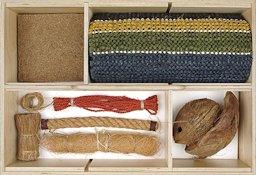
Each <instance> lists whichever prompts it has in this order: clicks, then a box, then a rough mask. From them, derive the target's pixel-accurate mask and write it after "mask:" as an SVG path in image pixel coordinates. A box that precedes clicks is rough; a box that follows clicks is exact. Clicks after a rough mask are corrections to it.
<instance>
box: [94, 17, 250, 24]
mask: <svg viewBox="0 0 256 175" xmlns="http://www.w3.org/2000/svg"><path fill="white" fill-rule="evenodd" d="M131 20H136V21H149V20H159V21H176V20H187V21H199V20H200V21H201V20H206V21H216V20H217V21H236V22H238V21H240V22H245V23H247V22H246V21H245V20H244V19H226V18H198V19H192V18H177V19H176V18H173V19H171V18H170V19H164V18H153V17H152V18H146V19H144V18H128V19H118V20H116V19H114V20H111V19H105V20H102V19H96V20H93V21H92V22H99V21H100V22H109V21H114V22H119V21H125V22H126V21H131Z"/></svg>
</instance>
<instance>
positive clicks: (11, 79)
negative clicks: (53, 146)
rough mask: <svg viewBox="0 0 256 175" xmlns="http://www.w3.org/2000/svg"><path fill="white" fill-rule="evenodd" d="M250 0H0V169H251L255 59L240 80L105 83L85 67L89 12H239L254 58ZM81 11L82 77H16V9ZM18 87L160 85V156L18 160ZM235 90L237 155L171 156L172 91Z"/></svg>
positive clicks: (74, 171) (4, 171)
mask: <svg viewBox="0 0 256 175" xmlns="http://www.w3.org/2000/svg"><path fill="white" fill-rule="evenodd" d="M255 7H256V6H255V2H254V1H253V0H204V1H200V0H170V1H165V0H160V1H157V0H149V1H147V0H140V1H137V0H89V1H86V0H85V1H83V0H65V1H62V0H41V1H33V0H3V1H1V20H0V22H1V24H0V27H1V28H0V32H1V36H0V39H1V43H0V45H1V50H0V66H1V67H0V89H1V91H0V97H1V98H0V109H1V119H0V122H1V131H0V133H1V142H0V143H1V155H0V156H1V157H0V159H1V164H0V167H1V173H0V174H6V175H11V174H21V175H25V174H26V175H28V174H31V175H32V174H33V175H35V174H62V175H63V174H67V175H70V174H104V175H106V174H111V175H112V174H246V175H247V174H248V175H249V174H251V175H253V174H255V173H256V171H255V155H256V154H255V121H256V120H255V118H256V115H255V112H256V111H255V105H256V103H255V98H256V96H255V91H256V86H255V85H256V71H255V64H256V63H255V60H253V66H252V70H251V76H250V78H249V79H248V81H247V82H246V83H213V84H212V83H207V84H205V83H200V84H196V83H175V84H165V83H163V84H111V83H104V84H99V83H92V82H91V81H90V78H89V70H88V25H89V21H90V18H91V17H92V15H93V13H95V12H170V13H172V12H198V13H199V12H222V13H241V14H242V15H243V16H244V17H245V18H246V19H247V20H248V21H249V23H250V25H251V29H252V36H253V57H254V59H255V58H256V42H255V39H256V37H255V32H256V31H255V30H256V28H255V21H256V16H255V15H256V11H255ZM19 13H65V14H66V13H84V26H85V30H84V41H85V47H84V80H83V81H81V82H58V83H54V82H47V83H19V82H17V14H19ZM24 90H31V91H39V90H77V91H81V90H86V91H99V90H100V91H117V90H119V91H156V90H157V91H163V92H165V95H166V106H165V110H166V114H167V115H166V118H167V121H168V122H167V127H166V128H167V129H166V135H167V137H166V139H167V142H166V143H167V144H166V145H165V148H166V156H165V157H166V158H165V159H159V160H158V159H157V160H141V161H137V160H121V161H120V160H104V159H102V160H58V159H51V160H48V159H40V160H37V161H32V162H21V161H18V160H17V159H16V152H17V148H16V145H17V132H16V127H15V122H14V114H15V113H17V111H18V104H17V100H18V92H19V91H24ZM219 90H224V91H227V90H232V91H238V92H239V97H240V98H239V99H240V112H241V123H240V128H239V148H238V157H239V158H238V159H237V160H209V159H207V160H192V159H174V158H172V151H171V150H172V144H171V140H172V139H173V138H172V122H171V121H172V119H173V116H172V103H173V102H174V101H175V99H172V94H173V93H175V92H177V91H192V93H193V91H219Z"/></svg>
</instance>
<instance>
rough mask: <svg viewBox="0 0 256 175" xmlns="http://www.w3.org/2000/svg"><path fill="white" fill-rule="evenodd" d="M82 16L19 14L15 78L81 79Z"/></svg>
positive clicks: (40, 80)
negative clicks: (16, 73) (16, 71)
mask: <svg viewBox="0 0 256 175" xmlns="http://www.w3.org/2000/svg"><path fill="white" fill-rule="evenodd" d="M83 16H84V15H83V14H20V15H18V81H20V82H60V81H83V67H84V66H83V65H84V61H83V55H84V50H83V48H84V47H83V36H84V31H83V29H84V26H83V25H84V22H83Z"/></svg>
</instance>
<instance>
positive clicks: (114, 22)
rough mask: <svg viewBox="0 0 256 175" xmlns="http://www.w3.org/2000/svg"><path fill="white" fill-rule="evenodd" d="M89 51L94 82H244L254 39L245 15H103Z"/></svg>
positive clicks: (92, 32) (94, 25)
mask: <svg viewBox="0 0 256 175" xmlns="http://www.w3.org/2000/svg"><path fill="white" fill-rule="evenodd" d="M89 53H90V73H91V79H92V80H93V81H94V82H108V83H110V82H114V83H129V82H133V83H141V82H142V83H152V82H153V83H155V82H157V83H161V82H162V83H198V82H201V83H210V82H212V83H214V82H216V83H235V82H236V83H238V82H245V81H246V80H247V79H248V76H249V74H250V69H251V63H252V55H251V53H252V38H251V30H250V25H249V23H248V22H247V21H246V20H245V19H244V18H243V17H242V16H241V15H240V14H208V13H200V14H196V13H194V14H189V13H186V14H183V13H172V14H169V13H98V14H95V15H94V16H93V18H92V20H91V23H90V27H89Z"/></svg>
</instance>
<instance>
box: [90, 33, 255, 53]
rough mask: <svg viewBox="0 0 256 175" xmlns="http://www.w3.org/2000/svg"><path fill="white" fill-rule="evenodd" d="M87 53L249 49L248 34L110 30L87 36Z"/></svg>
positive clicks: (245, 50) (250, 42)
mask: <svg viewBox="0 0 256 175" xmlns="http://www.w3.org/2000/svg"><path fill="white" fill-rule="evenodd" d="M89 45H90V49H89V51H90V53H92V52H105V51H115V50H117V51H120V50H125V51H132V50H135V51H143V50H149V51H196V52H202V51H205V52H239V53H242V52H251V51H252V40H251V33H236V32H219V33H218V32H210V33H208V32H205V33H204V32H202V33H200V32H125V33H124V32H111V33H97V34H90V35H89Z"/></svg>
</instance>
